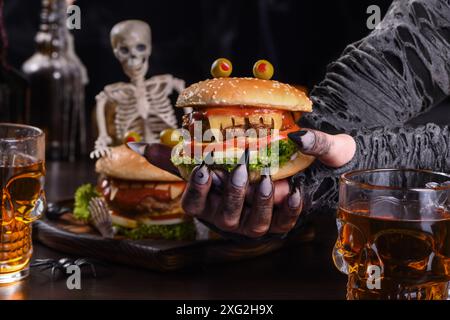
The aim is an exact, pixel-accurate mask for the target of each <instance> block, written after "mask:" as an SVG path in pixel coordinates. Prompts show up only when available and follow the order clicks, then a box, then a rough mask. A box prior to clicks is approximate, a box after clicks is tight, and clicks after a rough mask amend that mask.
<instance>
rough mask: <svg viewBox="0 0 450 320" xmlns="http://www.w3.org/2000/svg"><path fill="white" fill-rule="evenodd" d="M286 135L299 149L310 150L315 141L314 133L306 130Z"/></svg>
mask: <svg viewBox="0 0 450 320" xmlns="http://www.w3.org/2000/svg"><path fill="white" fill-rule="evenodd" d="M288 137H289V139H291V140H292V141H294V142H295V143H296V144H297V146H298V148H299V149H300V151H309V150H311V149H312V148H313V147H314V143H315V142H316V136H315V134H314V133H312V132H311V131H307V130H300V131H296V132H291V133H288Z"/></svg>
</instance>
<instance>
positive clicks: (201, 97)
mask: <svg viewBox="0 0 450 320" xmlns="http://www.w3.org/2000/svg"><path fill="white" fill-rule="evenodd" d="M236 105H241V106H249V107H258V108H268V109H278V110H287V111H301V112H311V111H312V102H311V100H309V98H308V97H307V96H306V94H305V93H304V92H303V91H301V90H299V89H297V88H294V87H293V86H290V85H288V84H284V83H281V82H278V81H274V80H262V79H257V78H215V79H209V80H205V81H201V82H198V83H195V84H193V85H191V86H190V87H188V88H186V89H185V90H183V92H182V93H181V94H180V95H179V97H178V101H177V104H176V106H177V107H180V108H185V107H194V108H210V107H214V106H236Z"/></svg>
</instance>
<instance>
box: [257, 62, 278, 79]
mask: <svg viewBox="0 0 450 320" xmlns="http://www.w3.org/2000/svg"><path fill="white" fill-rule="evenodd" d="M273 72H274V69H273V65H272V64H271V63H270V62H269V61H267V60H258V61H256V63H255V64H254V65H253V75H254V76H255V78H258V79H262V80H270V79H271V78H272V77H273Z"/></svg>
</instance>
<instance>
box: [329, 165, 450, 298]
mask: <svg viewBox="0 0 450 320" xmlns="http://www.w3.org/2000/svg"><path fill="white" fill-rule="evenodd" d="M339 188H340V189H339V209H338V213H337V227H338V239H337V241H336V244H335V246H334V249H333V260H334V264H335V266H336V267H337V268H338V269H339V270H340V271H341V272H343V273H344V274H347V275H348V283H347V299H386V300H391V299H392V300H404V299H408V300H411V299H413V300H431V299H433V300H435V299H436V300H440V299H447V298H448V289H449V285H448V283H449V280H450V175H448V174H444V173H437V172H431V171H425V170H414V169H379V170H362V171H354V172H349V173H346V174H344V175H342V177H341V179H340V187H339Z"/></svg>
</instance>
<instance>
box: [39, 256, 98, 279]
mask: <svg viewBox="0 0 450 320" xmlns="http://www.w3.org/2000/svg"><path fill="white" fill-rule="evenodd" d="M71 265H76V266H78V267H80V269H81V268H82V267H84V266H89V267H90V268H91V272H92V275H93V276H94V277H97V272H96V271H95V266H94V261H93V260H91V259H87V258H80V259H76V260H73V259H70V258H61V259H59V260H56V259H36V260H35V261H34V262H33V263H32V264H31V267H32V268H33V267H41V271H45V270H48V269H50V268H51V269H52V273H51V274H52V278H54V277H55V275H56V272H57V271H60V272H62V273H66V270H67V268H68V267H69V266H71Z"/></svg>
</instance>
